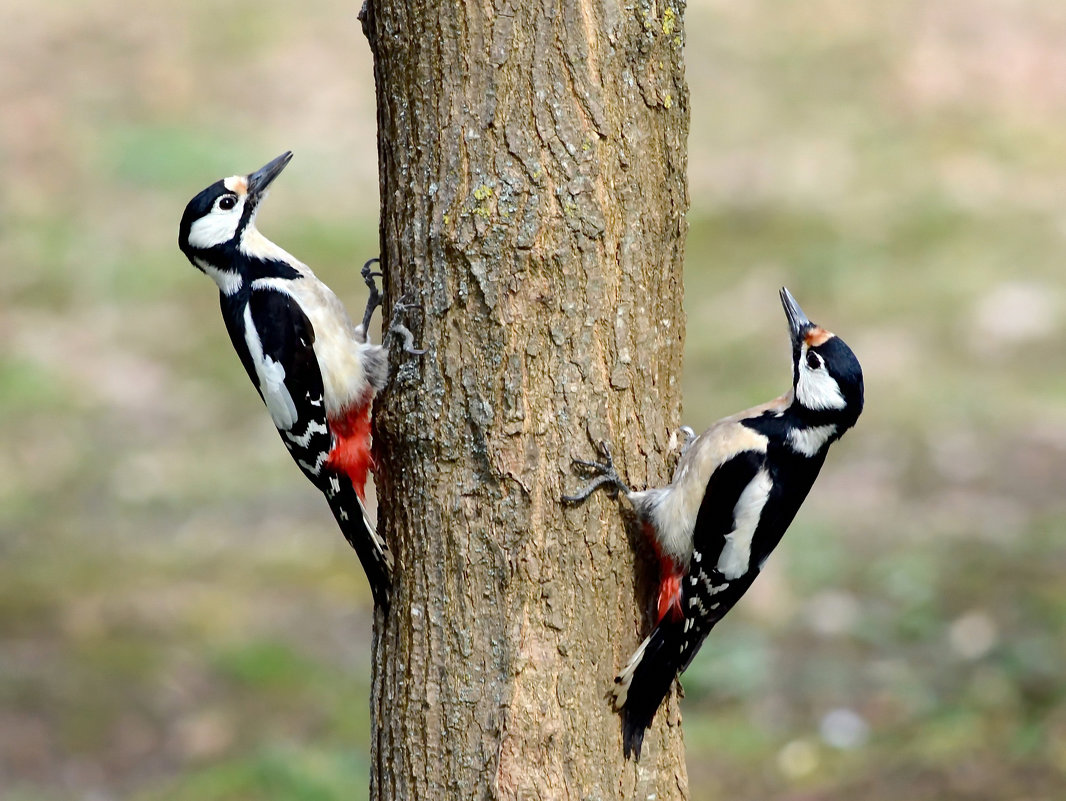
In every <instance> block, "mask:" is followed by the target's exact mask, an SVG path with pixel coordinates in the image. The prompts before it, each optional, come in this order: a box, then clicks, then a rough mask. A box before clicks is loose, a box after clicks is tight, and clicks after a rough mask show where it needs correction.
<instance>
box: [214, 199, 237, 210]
mask: <svg viewBox="0 0 1066 801" xmlns="http://www.w3.org/2000/svg"><path fill="white" fill-rule="evenodd" d="M236 205H237V198H235V197H234V196H233V195H225V196H223V197H222V198H221V199H220V200H219V201H218V207H219V208H220V209H222V210H223V211H229V210H230V209H232V208H233V207H234V206H236Z"/></svg>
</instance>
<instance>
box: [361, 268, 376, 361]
mask: <svg viewBox="0 0 1066 801" xmlns="http://www.w3.org/2000/svg"><path fill="white" fill-rule="evenodd" d="M380 263H381V261H380V260H379V259H371V260H370V261H368V262H367V263H366V264H364V265H363V269H362V270H360V273H361V274H362V276H363V281H364V282H366V288H367V289H369V290H370V296H369V297H368V298H367V299H366V310H365V311H364V312H363V322H362V323H361V324H360V326H359V330H360V331H362V334H363V341H364V342H367V341H369V336H370V335H369V331H370V318H371V317H373V316H374V309H376V308H377V307H378V306H380V305H381V290H380V289H378V285H377V282H376V281H375V280H374V279H375V278H381V273H379V272H375V271H373V270H371V269H370V265H371V264H380Z"/></svg>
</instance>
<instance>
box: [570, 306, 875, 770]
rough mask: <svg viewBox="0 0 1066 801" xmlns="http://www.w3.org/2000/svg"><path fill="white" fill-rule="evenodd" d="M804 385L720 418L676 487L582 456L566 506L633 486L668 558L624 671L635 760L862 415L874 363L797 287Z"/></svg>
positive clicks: (687, 460)
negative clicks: (644, 482) (667, 702)
mask: <svg viewBox="0 0 1066 801" xmlns="http://www.w3.org/2000/svg"><path fill="white" fill-rule="evenodd" d="M781 303H782V305H783V306H784V308H785V315H786V316H787V317H788V323H789V329H790V333H791V339H792V389H791V390H790V391H789V392H787V393H786V394H785V395H782V396H781V397H780V398H778V399H777V400H774V401H770V402H769V403H765V404H763V405H761V406H756V407H754V408H752V409H748V410H747V411H743V412H740V413H738V414H734V415H732V416H730V417H726V418H724V419H722V420H719V421H718V422H717V423H715V424H714V425H712V426H711V427H710V428H708V429H707V430H706V431H705V432H704V433H703V434H701V435H700V436H698V437H695V438H694V439H692V440H691V441H690V442H689V443H688V444H687V446H686V448H685V449H684V451H683V453H682V455H681V458H680V459H679V461H678V464H677V467H676V469H675V470H674V476H673V480H672V481H671V483H670V484H669V486H666V487H662V488H656V489H647V490H642V491H639V492H638V491H633V490H630V488H629V487H628V486H627V485H626V484H625V482H624V481H622V479H621V478H620V477H619V475H618V473H617V471H616V470H615V467H614V464H613V461H612V459H611V451H610V448H609V447H608V446H607V444H606V443H601V445H600V448H601V450H602V451H603V457H604V461H603V462H586V461H578V462H577V464H579V465H582V466H584V467H586V468H589V469H590V470H592V471H593V472H594V473H596V477H595V478H594V479H593V481H591V482H590V483H589V484H588V485H587V486H586V487H585V488H584V489H583V490H582V491H581V492H579V493H578V494H577V495H573V496H568V497H564V500H565V501H569V502H573V503H576V502H580V501H583V500H585V499H586V498H587V497H588V496H589V495H590V494H591V493H592V492H593V491H594V490H595V489H597V488H598V487H602V486H607V487H611V488H615V489H618V490H621V491H622V492H624V493H625V494H626V497H627V498H628V499H629V501H630V502H631V503H632V505H633V508H634V510H635V512H636V516H637V519H638V520H639V521H640V523H641V525H642V527H643V529H644V531H645V533H646V534H647V535H648V537H649V538H650V540H651V542H652V545H653V546H654V548H655V551H656V553H657V555H658V557H659V561H660V587H659V596H658V604H657V625H656V626H655V629H654V630H653V631H652V633H651V635H650V636H648V638H647V639H645V640H644V642H643V643H641V644H640V647H638V648H637V650H636V652H635V653H634V654H633V656H632V658H630V660H629V663H628V664H627V665H626V666H625V667H624V668H623V669H622V671H621V673H619V674H618V676H617V677H616V678H615V687H614V690H613V702H614V707H615V709H616V710H618V711H619V712H621V714H622V735H623V749H624V752H625V756H626V757H627V758H628V757H629V756H630V754H631V753H632V754H635V756H636V758H637V759H639V758H640V749H641V744H642V743H643V741H644V733H645V730H646V729H647V728H648V726H650V725H651V722H652V719H653V718H654V716H655V712H656V710H658V708H659V705H660V704H661V703H662V701H663V699H664V698H665V697H666V695H667V693H668V692H669V691H670V686H671V685H672V684H673V681H674V678H675V677H676V676H677V675H678V674H679V673H681V672H683V671H684V670H685V669H686V668H687V667H688V666H689V664H690V663H691V662H692V658H693V657H694V656H695V655H696V652H697V651H698V650H699V648H700V646H701V645H702V644H703V641H704V639H705V638H706V637H707V635H708V634H709V633H710V631H711V629H712V628H714V625H715V624H716V623H717V622H718V621H719V620H721V619H722V618H723V617H724V616H725V615H726V613H728V612H729V610H730V609H732V608H733V606H734V604H736V602H737V601H738V600H740V597H741V596H742V595H743V594H744V593H745V592H746V591H747V589H748V587H750V586H751V584H752V582H753V581H754V580H755V577H756V576H758V575H759V571H760V570H761V569H762V566H763V564H764V563H765V562H766V559H767V557H768V556H769V555H770V552H771V551H772V550H773V549H774V547H775V546H776V545H777V543H778V542H780V540H781V537H782V535H783V534H784V533H785V530H786V529H787V528H788V527H789V525H790V524H791V523H792V519H793V518H794V517H795V516H796V512H797V511H798V510H799V507H800V504H802V503H803V500H804V498H806V497H807V493H808V492H809V491H810V489H811V486H812V485H813V484H814V480H815V479H816V478H817V477H818V471H819V470H820V469H821V467H822V464H823V462H824V461H825V457H826V453H827V452H828V451H829V446H830V445H832V444H833V443H834V442H836V441H837V440H838V439H840V437H841V436H843V434H844V432H845V431H847V430H848V429H849V428H851V427H852V426H853V425H855V423H856V421H857V420H858V418H859V414H860V413H861V412H862V406H863V384H862V368H861V367H860V366H859V362H858V360H857V359H856V358H855V354H854V353H852V351H851V349H850V348H849V347H848V346H847V345H845V344H844V342H843V340H841V339H840V338H839V337H837V336H835V335H833V334H831V333H830V332H829V331H826V330H825V329H824V328H821V327H819V326H817V325H815V324H814V323H812V322H811V321H810V320H808V319H807V316H806V315H805V314H804V313H803V311H802V310H801V309H800V307H799V305H798V304H797V303H796V301H795V299H794V298H793V297H792V295H791V294H790V293H789V291H788V290H787V289H784V288H782V289H781Z"/></svg>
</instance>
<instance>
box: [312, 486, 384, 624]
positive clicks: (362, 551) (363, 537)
mask: <svg viewBox="0 0 1066 801" xmlns="http://www.w3.org/2000/svg"><path fill="white" fill-rule="evenodd" d="M326 472H327V473H328V474H329V475H327V477H326V482H325V484H326V486H325V487H324V488H323V489H324V494H325V496H326V500H327V501H329V508H330V509H331V510H332V512H333V516H334V517H335V518H336V520H337V525H339V526H340V529H341V532H342V533H343V534H344V538H345V539H346V540H348V544H349V545H351V546H352V548H354V549H355V553H356V556H358V557H359V561H360V562H361V563H362V565H363V570H364V571H366V578H367V581H369V582H370V592H371V593H372V594H373V596H374V605H375V606H380V607H382V608H387V607H388V605H389V589H390V587H391V586H392V565H393V559H392V552H391V551H390V550H389V546H388V544H387V543H386V542H385V539H384V538H383V537H382V536H381V535H380V534H378V532H377V527H376V526H375V525H374V523H373V522H372V521H371V520H370V518H369V517H368V516H367V513H366V509H365V508H364V507H363V503H362V501H361V500H360V499H359V495H358V494H357V493H356V491H355V488H354V487H353V486H352V482H351V481H350V480H349V479H348V477H347V475H345V474H344V473H336V472H333V471H326Z"/></svg>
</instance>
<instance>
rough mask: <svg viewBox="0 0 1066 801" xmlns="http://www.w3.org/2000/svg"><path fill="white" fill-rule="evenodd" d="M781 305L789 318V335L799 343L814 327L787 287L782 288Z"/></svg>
mask: <svg viewBox="0 0 1066 801" xmlns="http://www.w3.org/2000/svg"><path fill="white" fill-rule="evenodd" d="M781 305H782V306H784V307H785V316H786V317H788V328H789V333H791V334H792V341H793V342H794V343H795V342H799V341H800V340H801V339H802V338H803V335H804V334H805V333H806V332H807V331H808V329H810V328H812V327H813V326H814V323H812V322H811V321H810V320H808V319H807V315H806V314H804V313H803V309H801V308H800V307H799V304H798V303H796V299H795V298H794V297H792V293H791V292H789V291H788V289H786V288H785V287H781Z"/></svg>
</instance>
